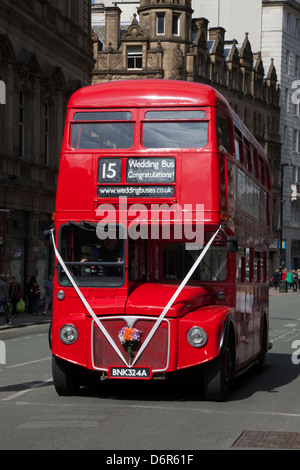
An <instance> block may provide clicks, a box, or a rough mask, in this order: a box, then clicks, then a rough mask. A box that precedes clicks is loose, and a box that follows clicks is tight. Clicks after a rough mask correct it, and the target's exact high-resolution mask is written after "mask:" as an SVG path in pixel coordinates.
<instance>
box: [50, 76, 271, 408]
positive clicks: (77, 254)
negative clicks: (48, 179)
mask: <svg viewBox="0 0 300 470" xmlns="http://www.w3.org/2000/svg"><path fill="white" fill-rule="evenodd" d="M270 204H271V184H270V175H269V167H268V162H267V158H266V156H265V153H264V151H263V149H262V148H261V146H260V145H259V144H258V142H257V141H256V140H255V139H254V138H253V136H252V135H251V134H250V133H249V131H248V130H247V129H246V128H245V127H244V125H243V124H242V122H241V121H240V120H239V118H238V117H237V116H236V114H235V113H234V112H233V111H232V110H231V108H230V106H229V104H228V102H227V101H226V100H225V99H224V98H223V97H222V96H221V94H219V93H218V92H217V91H216V90H215V89H213V88H211V87H209V86H206V85H203V84H195V83H188V82H183V81H167V80H139V81H123V82H113V83H105V84H99V85H93V86H89V87H86V88H83V89H81V90H79V91H77V92H76V93H75V94H74V95H73V97H72V98H71V99H70V102H69V105H68V111H67V119H66V126H65V132H64V140H63V146H62V152H61V160H60V169H59V178H58V185H57V199H56V210H55V231H54V230H52V239H53V243H54V249H55V254H56V257H57V270H56V274H55V279H54V296H53V298H54V301H53V319H52V325H51V335H50V340H51V350H52V353H53V379H54V385H55V388H56V390H57V393H58V394H61V395H69V394H74V393H76V391H77V390H78V387H79V386H80V385H82V384H83V383H84V381H85V379H86V376H87V375H92V376H93V377H97V378H99V381H100V377H103V376H104V377H108V378H109V379H127V380H129V379H130V380H140V379H144V380H149V379H154V378H156V377H168V375H171V374H172V375H174V373H179V372H180V371H193V372H195V373H197V374H201V377H202V378H203V383H204V390H205V394H206V397H207V398H208V399H211V400H224V399H225V398H226V396H227V394H228V391H229V388H230V385H231V383H232V380H233V378H234V376H235V374H237V373H240V372H241V371H243V370H245V369H246V368H247V367H248V366H249V365H252V364H254V363H255V362H258V363H259V364H260V366H261V367H262V366H263V364H264V360H265V354H266V352H267V349H268V323H269V320H268V282H267V279H268V276H267V274H268V273H267V260H268V246H269V222H270Z"/></svg>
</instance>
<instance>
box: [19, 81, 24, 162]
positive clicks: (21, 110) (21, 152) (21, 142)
mask: <svg viewBox="0 0 300 470" xmlns="http://www.w3.org/2000/svg"><path fill="white" fill-rule="evenodd" d="M24 154H25V96H24V93H23V91H22V90H20V93H19V157H20V158H24Z"/></svg>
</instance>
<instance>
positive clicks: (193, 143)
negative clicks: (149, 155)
mask: <svg viewBox="0 0 300 470" xmlns="http://www.w3.org/2000/svg"><path fill="white" fill-rule="evenodd" d="M205 119H206V112H205V111H202V110H177V111H176V110H162V111H148V112H146V114H145V121H144V123H143V146H144V147H145V148H203V147H205V146H206V145H207V131H208V122H207V121H205Z"/></svg>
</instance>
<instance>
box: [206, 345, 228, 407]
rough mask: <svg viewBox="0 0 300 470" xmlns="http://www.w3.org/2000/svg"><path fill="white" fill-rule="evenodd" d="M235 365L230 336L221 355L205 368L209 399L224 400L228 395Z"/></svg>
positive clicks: (207, 396)
mask: <svg viewBox="0 0 300 470" xmlns="http://www.w3.org/2000/svg"><path fill="white" fill-rule="evenodd" d="M234 366H235V355H234V348H233V345H232V342H231V341H230V338H228V339H227V344H226V347H225V349H224V351H223V353H222V354H220V356H218V357H217V358H216V359H214V360H213V361H212V362H211V363H209V364H207V365H206V367H205V369H204V391H205V396H206V398H207V400H211V401H224V400H225V399H226V397H227V395H228V392H229V389H230V386H231V383H232V380H233V376H234Z"/></svg>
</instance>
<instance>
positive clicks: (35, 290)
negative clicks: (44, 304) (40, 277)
mask: <svg viewBox="0 0 300 470" xmlns="http://www.w3.org/2000/svg"><path fill="white" fill-rule="evenodd" d="M31 291H32V300H33V315H34V316H37V314H38V311H39V301H40V296H41V288H40V286H39V285H38V283H37V282H36V280H34V283H33V286H32V289H31Z"/></svg>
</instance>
